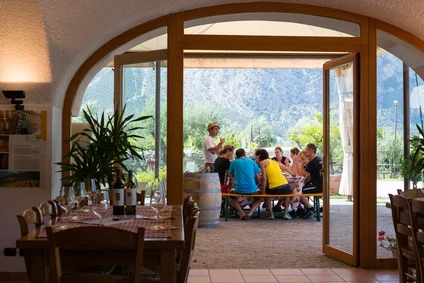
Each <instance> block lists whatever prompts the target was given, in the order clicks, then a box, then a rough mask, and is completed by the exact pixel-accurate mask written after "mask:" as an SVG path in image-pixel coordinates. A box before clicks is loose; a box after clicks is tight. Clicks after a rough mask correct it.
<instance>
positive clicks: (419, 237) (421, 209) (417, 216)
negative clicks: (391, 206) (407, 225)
mask: <svg viewBox="0 0 424 283" xmlns="http://www.w3.org/2000/svg"><path fill="white" fill-rule="evenodd" d="M411 227H412V231H413V234H412V236H413V239H414V243H415V246H416V247H422V246H424V202H423V201H419V200H414V201H412V205H411ZM416 253H417V259H418V263H419V269H420V275H421V278H424V251H423V249H422V248H418V249H416Z"/></svg>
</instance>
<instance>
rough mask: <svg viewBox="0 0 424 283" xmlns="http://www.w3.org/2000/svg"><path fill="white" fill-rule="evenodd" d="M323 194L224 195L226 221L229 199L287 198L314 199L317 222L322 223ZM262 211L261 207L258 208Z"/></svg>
mask: <svg viewBox="0 0 424 283" xmlns="http://www.w3.org/2000/svg"><path fill="white" fill-rule="evenodd" d="M322 195H323V194H322V193H319V194H286V195H267V194H265V195H264V194H237V193H231V194H230V193H222V197H223V198H224V200H225V202H224V217H225V221H227V219H228V206H229V205H230V202H229V199H228V198H229V197H259V198H267V197H270V198H285V197H313V201H314V207H315V212H316V217H317V221H321V211H320V203H319V199H320V198H322ZM258 209H260V206H259V207H258Z"/></svg>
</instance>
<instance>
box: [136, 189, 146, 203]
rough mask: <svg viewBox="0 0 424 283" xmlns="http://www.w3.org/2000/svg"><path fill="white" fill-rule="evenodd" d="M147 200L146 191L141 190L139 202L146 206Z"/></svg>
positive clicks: (138, 195)
mask: <svg viewBox="0 0 424 283" xmlns="http://www.w3.org/2000/svg"><path fill="white" fill-rule="evenodd" d="M145 199H146V191H145V190H141V191H140V192H137V202H138V203H139V204H140V205H144V204H145Z"/></svg>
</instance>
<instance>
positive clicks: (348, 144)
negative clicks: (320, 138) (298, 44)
mask: <svg viewBox="0 0 424 283" xmlns="http://www.w3.org/2000/svg"><path fill="white" fill-rule="evenodd" d="M335 76H336V85H337V91H338V94H339V126H340V136H341V140H342V146H343V171H342V172H343V173H342V177H341V181H340V188H339V194H341V195H347V196H351V195H352V194H353V190H352V177H353V176H352V175H353V65H352V64H348V65H344V66H341V67H338V68H336V69H335Z"/></svg>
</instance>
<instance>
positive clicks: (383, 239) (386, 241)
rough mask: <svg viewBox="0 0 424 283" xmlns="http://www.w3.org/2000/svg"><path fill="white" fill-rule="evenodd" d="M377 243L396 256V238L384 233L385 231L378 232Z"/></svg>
mask: <svg viewBox="0 0 424 283" xmlns="http://www.w3.org/2000/svg"><path fill="white" fill-rule="evenodd" d="M378 241H379V242H380V243H379V244H378V245H379V246H380V247H382V248H384V249H386V250H388V251H391V252H392V254H393V256H394V257H396V238H395V237H390V236H387V235H386V232H385V231H380V232H378Z"/></svg>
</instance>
